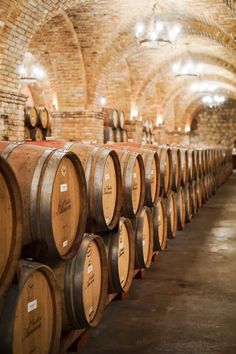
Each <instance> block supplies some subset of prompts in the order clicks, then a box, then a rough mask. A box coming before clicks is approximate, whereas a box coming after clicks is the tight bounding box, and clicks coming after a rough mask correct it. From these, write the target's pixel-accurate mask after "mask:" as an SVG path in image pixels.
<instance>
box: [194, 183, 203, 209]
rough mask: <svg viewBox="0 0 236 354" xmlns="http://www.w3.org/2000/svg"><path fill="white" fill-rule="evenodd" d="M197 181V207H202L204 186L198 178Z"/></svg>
mask: <svg viewBox="0 0 236 354" xmlns="http://www.w3.org/2000/svg"><path fill="white" fill-rule="evenodd" d="M195 183H196V193H197V209H200V208H201V207H202V187H201V183H200V180H199V179H197V180H196V181H195Z"/></svg>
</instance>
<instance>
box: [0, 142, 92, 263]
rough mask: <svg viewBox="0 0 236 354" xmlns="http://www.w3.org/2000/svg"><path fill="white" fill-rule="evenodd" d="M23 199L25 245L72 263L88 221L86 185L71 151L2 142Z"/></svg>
mask: <svg viewBox="0 0 236 354" xmlns="http://www.w3.org/2000/svg"><path fill="white" fill-rule="evenodd" d="M0 154H1V156H2V157H4V158H5V159H7V161H8V162H9V164H10V165H11V167H12V169H13V171H14V173H15V175H16V178H17V181H18V184H19V187H20V191H21V195H22V202H23V244H24V245H26V244H29V243H32V242H33V243H34V242H35V243H40V244H43V245H44V246H46V248H47V251H48V253H49V254H50V259H54V258H55V259H58V258H61V259H65V260H66V259H70V258H71V257H73V256H74V255H75V254H76V252H77V249H78V247H79V245H80V242H81V240H82V237H83V234H84V230H85V226H86V219H87V193H86V181H85V175H84V171H83V167H82V165H81V162H80V160H79V159H78V157H77V156H76V155H75V154H74V153H73V152H70V151H65V150H56V149H51V148H48V147H43V146H34V145H32V144H30V143H29V144H25V143H9V142H0Z"/></svg>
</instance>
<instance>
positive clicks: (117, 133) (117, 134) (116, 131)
mask: <svg viewBox="0 0 236 354" xmlns="http://www.w3.org/2000/svg"><path fill="white" fill-rule="evenodd" d="M114 136H115V142H116V143H120V142H122V135H121V129H120V128H115V129H114Z"/></svg>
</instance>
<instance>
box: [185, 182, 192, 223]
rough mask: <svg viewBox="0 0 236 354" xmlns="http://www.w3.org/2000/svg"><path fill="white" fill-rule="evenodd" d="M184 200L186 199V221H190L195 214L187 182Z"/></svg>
mask: <svg viewBox="0 0 236 354" xmlns="http://www.w3.org/2000/svg"><path fill="white" fill-rule="evenodd" d="M184 200H185V222H190V221H191V219H192V216H193V214H192V203H191V196H190V187H189V183H187V184H186V185H185V187H184Z"/></svg>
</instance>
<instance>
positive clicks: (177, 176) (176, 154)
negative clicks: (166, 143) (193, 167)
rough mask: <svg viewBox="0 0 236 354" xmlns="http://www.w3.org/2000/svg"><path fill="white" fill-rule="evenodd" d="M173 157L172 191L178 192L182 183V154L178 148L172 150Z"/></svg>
mask: <svg viewBox="0 0 236 354" xmlns="http://www.w3.org/2000/svg"><path fill="white" fill-rule="evenodd" d="M171 156H172V159H171V160H172V171H173V175H172V190H174V191H175V192H177V191H178V189H179V187H180V183H181V153H180V150H179V149H178V148H174V147H172V148H171Z"/></svg>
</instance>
